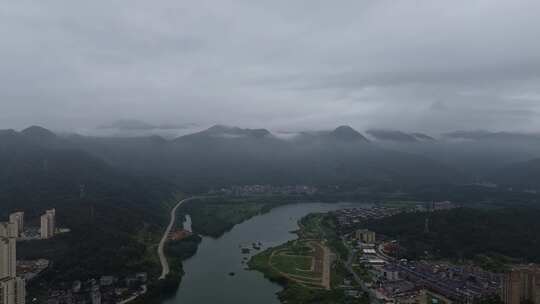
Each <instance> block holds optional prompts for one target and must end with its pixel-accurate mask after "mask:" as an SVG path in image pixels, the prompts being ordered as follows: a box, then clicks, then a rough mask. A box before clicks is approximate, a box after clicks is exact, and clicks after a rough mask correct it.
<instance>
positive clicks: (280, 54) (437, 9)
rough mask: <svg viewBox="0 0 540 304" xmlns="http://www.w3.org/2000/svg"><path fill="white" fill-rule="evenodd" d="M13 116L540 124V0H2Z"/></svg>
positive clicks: (7, 101) (360, 124)
mask: <svg viewBox="0 0 540 304" xmlns="http://www.w3.org/2000/svg"><path fill="white" fill-rule="evenodd" d="M0 20H1V21H0V25H1V26H0V127H1V128H22V127H24V126H26V125H30V124H41V125H44V126H46V127H49V128H53V129H56V130H59V129H69V128H90V127H93V126H97V125H100V124H104V123H107V122H110V121H113V120H116V119H126V118H130V119H131V118H134V119H141V120H144V121H147V122H150V123H179V124H183V123H199V124H203V125H204V124H213V123H223V124H229V125H239V126H244V127H268V128H271V129H275V130H304V129H314V128H316V129H324V128H330V127H334V126H336V125H341V124H348V125H351V126H353V127H355V128H358V129H360V130H364V129H367V128H392V129H403V130H408V131H413V130H418V131H427V132H438V131H446V130H455V129H489V130H522V131H540V116H539V115H538V114H539V111H540V1H538V0H530V1H520V0H507V1H497V0H482V1H479V0H463V1H462V0H452V1H449V0H442V1H435V0H425V1H419V0H418V1H417V0H406V1H405V0H404V1H400V0H388V1H385V0H374V1H362V0H350V1H349V0H340V1H328V0H325V1H318V0H258V1H254V0H212V1H210V0H196V1H195V0H193V1H184V0H158V1H147V0H145V1H137V0H122V1H117V0H92V1H73V0H65V1H56V0H49V1H43V0H36V1H25V0H16V1H2V3H1V4H0Z"/></svg>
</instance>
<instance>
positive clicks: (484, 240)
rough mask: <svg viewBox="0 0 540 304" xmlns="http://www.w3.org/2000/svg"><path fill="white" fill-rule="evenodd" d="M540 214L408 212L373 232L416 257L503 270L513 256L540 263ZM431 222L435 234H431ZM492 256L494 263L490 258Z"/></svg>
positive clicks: (531, 211)
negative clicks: (469, 261) (480, 263)
mask: <svg viewBox="0 0 540 304" xmlns="http://www.w3.org/2000/svg"><path fill="white" fill-rule="evenodd" d="M538 218H540V209H537V208H503V209H492V210H485V209H472V208H460V209H454V210H450V211H440V212H434V213H405V214H399V215H396V216H393V217H390V218H386V219H382V220H378V221H373V222H371V223H369V224H368V227H369V228H370V229H373V230H375V231H376V232H378V233H380V234H384V235H387V236H391V237H393V238H397V239H398V240H399V241H400V244H401V245H402V246H403V247H405V248H406V250H407V251H406V253H405V254H406V255H407V256H410V257H420V256H424V255H425V253H426V252H427V253H428V255H430V256H434V257H446V258H455V259H463V258H467V259H472V258H476V259H482V260H483V261H484V263H486V265H491V266H490V267H495V268H497V267H498V265H500V264H501V263H504V261H505V260H506V261H508V258H505V257H512V258H518V259H524V260H526V261H529V262H539V261H540V260H539V257H540V222H539V221H538ZM426 219H429V220H428V221H429V229H428V230H429V231H427V232H426V229H425V225H426ZM486 256H489V258H486Z"/></svg>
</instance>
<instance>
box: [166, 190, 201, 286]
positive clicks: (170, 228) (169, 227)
mask: <svg viewBox="0 0 540 304" xmlns="http://www.w3.org/2000/svg"><path fill="white" fill-rule="evenodd" d="M194 198H195V197H190V198H186V199H183V200H181V201H179V202H178V204H176V206H174V208H173V209H172V210H171V220H170V222H169V226H167V229H166V230H165V233H164V234H163V237H162V238H161V241H160V242H159V246H158V256H159V261H160V262H161V276H160V277H159V279H160V280H163V279H165V277H166V276H167V275H168V274H169V272H170V269H169V262H168V261H167V257H166V256H165V252H164V251H165V250H164V249H165V243H167V239H168V237H169V233H170V232H171V230H172V228H173V227H174V222H175V221H176V210H177V209H178V207H180V206H181V205H182V204H183V203H185V202H187V201H190V200H192V199H194Z"/></svg>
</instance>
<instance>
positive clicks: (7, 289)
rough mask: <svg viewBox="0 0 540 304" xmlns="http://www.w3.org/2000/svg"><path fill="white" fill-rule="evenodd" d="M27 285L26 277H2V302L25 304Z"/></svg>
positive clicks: (0, 293) (0, 285)
mask: <svg viewBox="0 0 540 304" xmlns="http://www.w3.org/2000/svg"><path fill="white" fill-rule="evenodd" d="M25 298H26V286H25V282H24V279H21V278H17V277H15V278H5V279H0V304H25V302H26V300H25Z"/></svg>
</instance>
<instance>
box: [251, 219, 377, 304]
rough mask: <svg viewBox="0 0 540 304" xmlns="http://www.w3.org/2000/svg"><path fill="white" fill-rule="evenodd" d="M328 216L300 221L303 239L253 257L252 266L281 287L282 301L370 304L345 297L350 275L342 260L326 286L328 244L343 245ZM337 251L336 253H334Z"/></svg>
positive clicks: (335, 264) (300, 236)
mask: <svg viewBox="0 0 540 304" xmlns="http://www.w3.org/2000/svg"><path fill="white" fill-rule="evenodd" d="M328 220H329V219H328V217H327V216H326V214H317V213H315V214H310V215H308V216H306V217H304V218H303V219H302V220H301V221H300V223H299V224H300V225H299V226H300V230H299V231H298V232H297V234H298V236H299V239H298V240H295V241H290V242H287V243H285V244H283V245H280V246H277V247H274V248H269V249H267V250H265V251H263V252H261V253H259V254H257V255H255V256H253V257H252V258H251V260H250V261H249V263H248V266H249V267H250V269H252V270H258V271H261V272H262V273H263V274H264V275H265V277H266V278H268V279H270V280H272V281H274V282H277V283H279V284H281V285H282V286H283V287H284V289H283V290H282V291H281V292H279V293H278V296H279V298H280V300H281V301H282V302H283V303H288V304H311V303H313V304H315V303H321V304H338V303H340V304H341V303H347V304H353V303H354V304H366V303H368V302H369V299H367V298H365V297H363V298H351V297H347V296H345V292H344V290H343V289H342V288H341V285H342V283H343V281H344V279H345V278H348V277H349V276H350V275H349V274H348V273H347V270H346V269H345V268H344V266H343V264H342V262H341V261H339V260H338V261H335V262H334V263H332V264H331V265H330V287H331V289H329V290H327V289H325V285H324V284H323V262H324V258H323V257H324V250H323V248H324V246H325V245H324V244H329V247H330V248H331V249H332V251H334V249H333V248H332V246H331V245H330V243H332V242H336V243H340V244H341V242H340V240H339V239H338V238H337V236H336V234H335V232H334V231H332V228H333V226H332V223H331V222H329V221H328ZM338 241H339V242H338ZM334 252H335V251H334Z"/></svg>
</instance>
